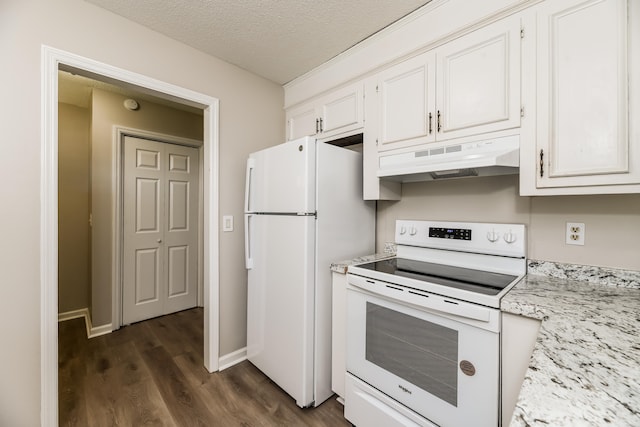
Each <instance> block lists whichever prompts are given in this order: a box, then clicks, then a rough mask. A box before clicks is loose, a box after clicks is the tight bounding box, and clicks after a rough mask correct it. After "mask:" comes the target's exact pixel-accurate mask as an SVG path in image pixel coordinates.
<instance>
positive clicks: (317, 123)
mask: <svg viewBox="0 0 640 427" xmlns="http://www.w3.org/2000/svg"><path fill="white" fill-rule="evenodd" d="M319 124H320V119H316V133H318V132H319V131H318V129H319Z"/></svg>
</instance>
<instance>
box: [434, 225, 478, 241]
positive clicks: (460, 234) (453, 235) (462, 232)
mask: <svg viewBox="0 0 640 427" xmlns="http://www.w3.org/2000/svg"><path fill="white" fill-rule="evenodd" d="M429 237H435V238H437V239H457V240H471V230H469V229H466V228H440V227H429Z"/></svg>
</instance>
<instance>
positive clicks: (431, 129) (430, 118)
mask: <svg viewBox="0 0 640 427" xmlns="http://www.w3.org/2000/svg"><path fill="white" fill-rule="evenodd" d="M432 121H433V114H431V113H429V135H431V132H433V126H432Z"/></svg>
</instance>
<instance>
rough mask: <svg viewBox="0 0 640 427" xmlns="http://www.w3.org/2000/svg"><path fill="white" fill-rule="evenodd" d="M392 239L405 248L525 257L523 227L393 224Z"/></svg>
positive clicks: (469, 223)
mask: <svg viewBox="0 0 640 427" xmlns="http://www.w3.org/2000/svg"><path fill="white" fill-rule="evenodd" d="M395 239H396V244H398V245H405V246H416V247H423V248H433V249H445V250H456V251H462V252H475V253H482V254H491V255H502V256H510V257H516V258H525V257H526V227H525V225H524V224H497V223H484V222H467V223H462V222H449V221H413V220H397V221H396V236H395Z"/></svg>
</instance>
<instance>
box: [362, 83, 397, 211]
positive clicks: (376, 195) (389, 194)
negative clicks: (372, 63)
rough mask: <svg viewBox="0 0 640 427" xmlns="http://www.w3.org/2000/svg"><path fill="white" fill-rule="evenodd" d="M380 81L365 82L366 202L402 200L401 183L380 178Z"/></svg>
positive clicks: (364, 166)
mask: <svg viewBox="0 0 640 427" xmlns="http://www.w3.org/2000/svg"><path fill="white" fill-rule="evenodd" d="M377 85H378V81H377V79H376V78H375V76H373V77H371V78H368V79H367V80H366V81H365V85H364V90H365V112H366V115H365V119H364V132H363V141H362V142H363V143H362V193H363V198H364V200H400V198H401V195H402V187H401V184H400V183H399V182H392V181H387V180H382V179H380V178H378V175H377V172H378V146H377V141H378V132H379V130H380V126H379V125H378V123H379V121H380V120H379V111H378V107H379V103H378V99H377V97H376V86H377Z"/></svg>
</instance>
